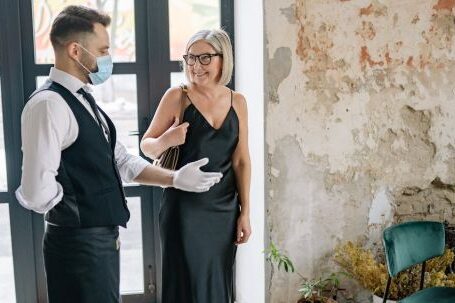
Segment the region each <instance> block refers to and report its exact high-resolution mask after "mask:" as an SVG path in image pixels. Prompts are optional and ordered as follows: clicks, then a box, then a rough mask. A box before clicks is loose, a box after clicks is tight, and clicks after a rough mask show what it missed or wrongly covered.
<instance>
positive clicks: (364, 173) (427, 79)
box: [265, 0, 455, 303]
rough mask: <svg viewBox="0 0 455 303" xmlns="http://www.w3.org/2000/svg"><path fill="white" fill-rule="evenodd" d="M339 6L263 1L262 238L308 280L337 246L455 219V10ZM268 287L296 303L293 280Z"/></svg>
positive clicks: (421, 0)
mask: <svg viewBox="0 0 455 303" xmlns="http://www.w3.org/2000/svg"><path fill="white" fill-rule="evenodd" d="M454 1H455V0H454ZM341 2H342V3H341ZM280 3H281V5H280ZM337 3H338V5H334V2H333V1H330V0H305V1H303V0H286V1H285V0H267V1H265V23H266V25H267V24H273V25H274V26H272V27H267V30H266V37H267V41H268V44H267V50H268V52H269V57H271V58H272V59H270V60H268V62H267V66H268V67H269V68H268V70H267V72H266V79H265V81H266V87H269V88H270V92H271V93H269V94H267V100H266V103H267V105H266V107H267V109H266V145H267V158H266V161H267V167H268V175H267V184H266V186H267V191H266V192H267V194H268V196H267V201H268V206H269V208H268V211H267V222H268V225H269V236H270V239H272V240H273V241H274V242H276V243H277V244H278V245H279V246H280V247H282V248H283V249H285V250H286V251H287V252H288V254H289V255H290V256H291V257H292V258H293V260H297V266H298V269H299V272H301V273H302V274H304V276H307V277H315V276H317V275H318V274H319V273H321V272H323V271H324V270H336V267H335V266H334V265H333V263H331V259H330V254H331V251H332V250H333V247H334V246H335V245H336V244H337V243H340V242H343V241H347V240H361V241H362V242H363V243H364V244H366V245H368V246H369V247H371V248H373V249H379V248H380V247H381V245H380V244H381V242H380V235H381V231H382V229H383V228H384V227H385V226H387V225H388V224H391V223H392V222H397V221H402V220H409V219H419V218H420V219H421V218H428V219H435V220H436V219H437V220H441V219H448V220H451V221H454V220H455V219H454V218H455V197H454V188H455V133H454V132H453V130H454V129H455V111H454V106H455V103H454V102H455V83H454V81H453V79H455V49H454V46H455V39H454V37H455V23H454V16H455V12H454V9H453V8H454V7H455V6H453V5H452V4H451V1H440V0H418V1H380V0H374V1H370V0H363V1H343V0H339V1H338V2H337ZM292 10H294V12H293V14H292ZM291 16H294V17H293V18H291ZM291 21H292V22H291ZM294 21H295V22H294ZM284 37H287V38H286V39H284ZM280 61H281V62H282V63H281V65H283V66H285V67H286V68H282V67H281V66H280V63H279V62H280ZM271 63H272V64H271ZM271 66H278V68H270V67H271ZM285 71H286V72H285ZM275 72H276V74H275ZM454 223H455V222H454ZM269 282H270V284H271V285H273V287H272V288H271V289H270V298H271V300H270V302H273V303H281V302H283V303H284V302H295V301H297V294H296V292H295V289H297V287H298V280H297V279H294V278H290V277H289V276H287V275H285V274H281V273H277V272H275V273H273V274H272V275H271V278H270V281H269ZM349 287H350V288H352V290H354V292H356V290H357V289H356V288H355V286H352V285H350V286H349ZM355 300H356V302H359V303H363V302H368V301H366V299H365V297H363V298H361V297H360V295H359V296H357V297H356V299H355Z"/></svg>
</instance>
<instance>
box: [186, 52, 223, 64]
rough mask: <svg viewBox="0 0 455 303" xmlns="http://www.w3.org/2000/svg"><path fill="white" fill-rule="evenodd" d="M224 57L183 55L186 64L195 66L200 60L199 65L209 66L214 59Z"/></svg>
mask: <svg viewBox="0 0 455 303" xmlns="http://www.w3.org/2000/svg"><path fill="white" fill-rule="evenodd" d="M217 56H220V57H223V54H200V55H197V56H196V55H183V59H185V62H186V64H188V65H189V66H193V65H195V64H196V61H197V60H199V63H201V64H202V65H209V64H210V62H212V57H217Z"/></svg>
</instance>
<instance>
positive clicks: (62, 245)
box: [43, 225, 121, 303]
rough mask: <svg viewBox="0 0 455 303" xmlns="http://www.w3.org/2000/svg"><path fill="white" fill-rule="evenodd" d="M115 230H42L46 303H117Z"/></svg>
mask: <svg viewBox="0 0 455 303" xmlns="http://www.w3.org/2000/svg"><path fill="white" fill-rule="evenodd" d="M118 236H119V231H118V227H94V228H68V227H57V226H52V225H47V226H46V232H45V234H44V240H43V242H44V243H43V252H44V266H45V269H46V279H47V287H48V298H49V303H92V302H93V303H95V302H96V303H118V302H121V296H120V292H119V285H120V279H119V275H120V274H119V273H120V260H119V242H118Z"/></svg>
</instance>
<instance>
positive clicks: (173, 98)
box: [161, 86, 182, 106]
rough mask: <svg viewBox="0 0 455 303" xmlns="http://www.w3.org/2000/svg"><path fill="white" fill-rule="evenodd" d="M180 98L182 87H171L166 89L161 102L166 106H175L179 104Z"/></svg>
mask: <svg viewBox="0 0 455 303" xmlns="http://www.w3.org/2000/svg"><path fill="white" fill-rule="evenodd" d="M181 98H182V87H180V86H173V87H170V88H168V89H167V91H166V92H165V93H164V95H163V98H162V100H161V102H162V103H164V104H167V105H174V106H177V105H179V104H180V101H181Z"/></svg>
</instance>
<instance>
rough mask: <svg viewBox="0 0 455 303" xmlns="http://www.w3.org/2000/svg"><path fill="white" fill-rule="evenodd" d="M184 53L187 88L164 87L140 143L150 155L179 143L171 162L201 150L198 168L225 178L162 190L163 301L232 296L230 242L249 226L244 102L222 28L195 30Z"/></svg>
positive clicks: (211, 302) (195, 302) (205, 302)
mask: <svg viewBox="0 0 455 303" xmlns="http://www.w3.org/2000/svg"><path fill="white" fill-rule="evenodd" d="M183 57H184V59H185V62H184V71H185V75H186V78H187V80H188V83H189V84H188V86H187V89H186V93H185V92H183V89H182V88H170V89H169V90H168V91H167V92H166V93H165V94H164V96H163V98H162V100H161V102H160V104H159V106H158V109H157V111H156V114H155V116H154V118H153V121H152V123H151V124H150V127H149V128H148V130H147V132H146V133H145V135H144V138H143V139H142V142H141V149H142V151H143V153H144V154H145V155H146V156H148V157H150V158H152V159H156V158H157V157H159V156H160V155H161V153H162V152H163V151H165V150H166V149H168V148H169V147H171V146H177V145H180V156H179V161H178V165H177V167H181V166H182V165H185V164H186V163H188V162H191V161H193V160H197V159H200V158H203V157H207V158H209V160H210V162H209V163H208V164H207V165H206V166H205V167H204V170H212V171H221V172H222V173H223V178H222V179H221V181H220V182H219V183H218V184H216V185H214V186H213V187H212V188H211V189H210V191H208V192H206V193H198V194H194V193H186V192H183V191H180V190H174V189H171V188H168V189H165V191H164V194H163V203H162V206H161V211H160V229H161V242H162V253H163V291H162V302H163V303H177V302H185V303H190V302H192V303H222V302H226V303H228V302H229V303H230V302H234V298H233V264H234V259H235V253H236V245H238V244H242V243H246V242H247V241H248V238H249V236H250V234H251V227H250V219H249V210H250V207H249V190H250V175H251V163H250V157H249V151H248V127H247V123H248V122H247V105H246V101H245V98H244V97H243V96H242V95H241V94H239V93H236V92H233V91H232V90H230V89H229V88H227V87H226V85H227V84H228V83H229V82H230V79H231V76H232V70H233V55H232V46H231V42H230V39H229V36H228V35H227V33H226V32H224V31H222V30H212V31H209V30H203V31H200V32H198V33H196V34H195V35H193V36H192V37H191V38H190V40H189V42H188V44H187V47H186V54H185V55H184V56H183ZM182 94H184V95H182ZM182 112H183V114H182V115H181V113H182ZM180 115H181V116H182V117H183V118H182V119H183V121H182V122H183V123H182V124H180V121H179V116H180ZM208 185H211V184H208ZM208 185H207V186H208Z"/></svg>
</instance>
